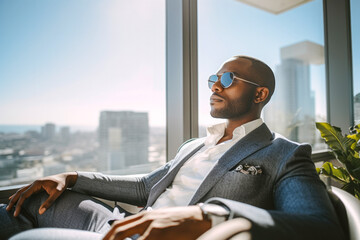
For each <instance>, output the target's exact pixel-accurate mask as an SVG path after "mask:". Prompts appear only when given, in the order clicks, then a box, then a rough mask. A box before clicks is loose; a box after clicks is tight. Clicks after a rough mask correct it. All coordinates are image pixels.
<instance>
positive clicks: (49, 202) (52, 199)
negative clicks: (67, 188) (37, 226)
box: [39, 191, 63, 215]
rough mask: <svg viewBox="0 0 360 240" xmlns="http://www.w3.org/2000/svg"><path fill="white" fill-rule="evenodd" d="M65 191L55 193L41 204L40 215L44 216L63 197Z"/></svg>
mask: <svg viewBox="0 0 360 240" xmlns="http://www.w3.org/2000/svg"><path fill="white" fill-rule="evenodd" d="M62 192H63V191H55V192H54V193H52V194H50V195H49V197H48V198H47V199H46V200H45V202H43V204H41V206H40V208H39V214H40V215H41V214H43V213H44V212H45V211H46V210H47V209H48V208H49V207H50V206H51V205H52V204H53V203H54V202H55V200H56V199H57V198H58V197H59V196H60V195H61V193H62Z"/></svg>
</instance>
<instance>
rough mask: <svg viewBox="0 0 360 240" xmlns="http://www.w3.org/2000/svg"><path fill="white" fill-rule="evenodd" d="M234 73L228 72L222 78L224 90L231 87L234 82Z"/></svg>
mask: <svg viewBox="0 0 360 240" xmlns="http://www.w3.org/2000/svg"><path fill="white" fill-rule="evenodd" d="M233 77H234V76H233V73H231V72H226V73H224V74H223V75H222V76H221V84H222V86H223V87H224V88H227V87H229V86H230V85H231V83H232V81H233Z"/></svg>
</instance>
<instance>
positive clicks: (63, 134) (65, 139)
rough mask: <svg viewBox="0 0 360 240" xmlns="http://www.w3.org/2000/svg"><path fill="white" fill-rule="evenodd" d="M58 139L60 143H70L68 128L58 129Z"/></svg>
mask: <svg viewBox="0 0 360 240" xmlns="http://www.w3.org/2000/svg"><path fill="white" fill-rule="evenodd" d="M60 139H61V142H62V143H69V141H70V127H61V128H60Z"/></svg>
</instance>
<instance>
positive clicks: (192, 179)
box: [151, 118, 263, 209]
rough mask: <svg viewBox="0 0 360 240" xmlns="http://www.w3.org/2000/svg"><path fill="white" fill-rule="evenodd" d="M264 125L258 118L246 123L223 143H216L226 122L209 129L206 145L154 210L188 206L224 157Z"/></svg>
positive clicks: (159, 200) (178, 176)
mask: <svg viewBox="0 0 360 240" xmlns="http://www.w3.org/2000/svg"><path fill="white" fill-rule="evenodd" d="M262 123H263V121H262V119H261V118H259V119H256V120H254V121H251V122H248V123H246V124H243V125H241V126H239V127H237V128H235V129H234V131H233V137H232V139H230V140H228V141H225V142H222V143H220V144H217V142H218V141H219V140H220V139H221V138H222V137H223V136H224V132H225V128H226V126H227V122H225V123H220V124H216V125H214V126H211V127H209V128H207V137H206V139H205V142H204V144H205V146H204V147H202V148H201V149H200V150H199V151H198V152H197V153H196V154H194V155H193V156H192V157H191V158H190V159H189V160H188V161H187V162H186V163H184V165H183V166H182V167H181V168H180V170H179V172H178V173H177V174H176V176H175V178H174V181H173V182H172V185H170V186H169V187H167V188H166V190H165V191H164V192H163V193H162V194H161V195H160V196H159V198H158V199H157V200H156V201H155V203H154V204H153V205H152V206H151V208H152V209H157V208H161V207H173V206H187V205H188V204H189V202H190V201H191V199H192V197H193V196H194V194H195V192H196V190H197V189H198V188H199V186H200V184H201V183H202V181H203V180H204V179H205V177H206V176H207V175H208V173H209V172H210V171H211V169H212V168H213V167H214V166H215V164H216V162H217V161H218V160H219V159H220V158H221V156H222V155H223V154H224V153H225V152H226V151H227V150H229V149H230V148H231V147H232V146H233V145H234V144H235V143H236V142H238V141H239V140H240V139H241V138H243V137H244V136H246V135H247V134H249V133H250V132H251V131H253V130H254V129H256V128H258V127H259V126H260V125H261V124H262ZM186 154H187V153H186Z"/></svg>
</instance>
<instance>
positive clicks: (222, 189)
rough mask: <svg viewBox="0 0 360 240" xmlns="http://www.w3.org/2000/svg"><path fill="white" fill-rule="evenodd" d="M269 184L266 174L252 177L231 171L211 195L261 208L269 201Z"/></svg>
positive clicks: (214, 188)
mask: <svg viewBox="0 0 360 240" xmlns="http://www.w3.org/2000/svg"><path fill="white" fill-rule="evenodd" d="M268 184H269V178H268V176H267V175H265V174H258V175H251V174H244V173H241V172H237V171H229V172H228V173H226V174H225V175H224V176H223V178H222V179H220V181H218V182H217V184H215V186H214V187H213V188H212V189H211V191H210V192H209V194H210V195H211V196H212V197H223V198H227V199H231V200H235V201H240V202H244V203H249V204H252V205H255V206H259V207H261V206H263V204H265V202H267V201H268V200H269V199H268V198H269V192H270V189H269V188H268ZM210 195H209V196H210Z"/></svg>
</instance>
